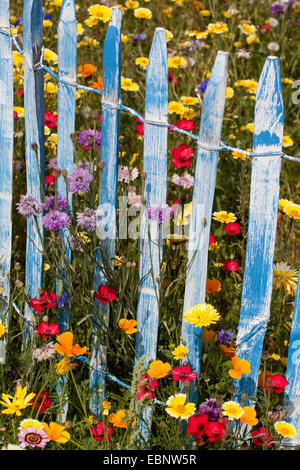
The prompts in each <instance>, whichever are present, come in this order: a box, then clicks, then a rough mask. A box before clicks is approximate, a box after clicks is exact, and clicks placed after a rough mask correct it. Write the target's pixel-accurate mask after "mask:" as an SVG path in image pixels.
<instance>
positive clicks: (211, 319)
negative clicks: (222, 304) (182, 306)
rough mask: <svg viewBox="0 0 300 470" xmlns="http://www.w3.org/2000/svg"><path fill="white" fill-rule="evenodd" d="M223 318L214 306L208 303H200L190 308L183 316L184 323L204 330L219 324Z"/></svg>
mask: <svg viewBox="0 0 300 470" xmlns="http://www.w3.org/2000/svg"><path fill="white" fill-rule="evenodd" d="M220 318H221V316H220V314H219V313H218V312H217V310H216V309H215V307H213V305H210V304H207V303H205V302H204V303H200V304H197V305H194V307H191V308H189V309H188V310H186V311H185V312H184V314H183V319H184V321H186V322H188V323H190V324H192V325H195V327H196V328H197V327H199V328H202V327H203V326H209V325H212V324H213V323H217V321H219V320H220Z"/></svg>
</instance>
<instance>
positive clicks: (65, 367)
mask: <svg viewBox="0 0 300 470" xmlns="http://www.w3.org/2000/svg"><path fill="white" fill-rule="evenodd" d="M77 365H78V364H76V362H71V360H70V359H68V358H63V359H62V360H61V361H60V362H58V364H56V366H55V367H56V373H57V375H65V374H66V373H67V372H68V371H69V370H73V369H75V367H77Z"/></svg>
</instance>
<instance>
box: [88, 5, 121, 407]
mask: <svg viewBox="0 0 300 470" xmlns="http://www.w3.org/2000/svg"><path fill="white" fill-rule="evenodd" d="M121 25H122V11H121V10H120V8H117V7H116V8H113V9H112V15H111V19H110V24H109V27H108V30H107V34H106V38H105V42H104V48H103V95H102V127H101V151H100V160H101V161H103V162H104V163H105V167H104V169H103V170H102V179H101V188H100V192H99V207H101V206H102V207H104V206H105V210H106V216H105V222H104V223H103V226H102V231H103V233H102V238H103V247H104V250H105V253H106V256H107V258H108V259H109V260H110V263H111V267H112V269H113V268H114V260H113V258H114V256H115V245H116V240H115V238H116V235H115V234H116V204H117V181H118V160H119V115H120V110H119V108H118V106H119V103H120V95H121ZM98 234H99V232H98ZM106 237H107V238H106ZM97 261H98V263H99V264H101V262H102V261H101V253H100V250H98V252H97ZM102 284H107V279H106V277H105V275H104V274H103V272H102V271H101V270H100V269H99V268H96V269H95V275H94V289H95V290H97V288H98V286H100V285H102ZM95 303H96V308H97V313H96V314H95V323H96V324H100V325H102V326H103V327H104V328H105V327H108V322H109V304H106V305H102V304H101V303H100V302H99V301H98V300H95ZM105 344H106V341H105V334H104V333H103V332H101V330H100V329H99V328H98V329H97V327H96V328H94V330H93V333H92V337H91V361H90V364H91V370H90V383H91V388H92V397H91V400H90V409H91V412H92V413H93V414H94V415H96V416H98V415H99V414H100V411H101V410H100V394H99V392H98V390H99V389H100V388H102V389H103V390H104V386H105V378H104V376H103V375H102V374H100V373H99V372H98V371H97V369H99V368H100V369H105V368H106V346H105Z"/></svg>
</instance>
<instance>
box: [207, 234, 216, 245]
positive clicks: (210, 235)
mask: <svg viewBox="0 0 300 470" xmlns="http://www.w3.org/2000/svg"><path fill="white" fill-rule="evenodd" d="M215 241H216V239H215V237H213V236H212V234H211V233H210V234H209V244H210V245H211V244H212V243H215Z"/></svg>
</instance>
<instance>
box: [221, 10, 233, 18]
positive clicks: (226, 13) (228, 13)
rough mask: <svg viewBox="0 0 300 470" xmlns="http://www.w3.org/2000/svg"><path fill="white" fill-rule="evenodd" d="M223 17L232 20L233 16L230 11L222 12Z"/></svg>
mask: <svg viewBox="0 0 300 470" xmlns="http://www.w3.org/2000/svg"><path fill="white" fill-rule="evenodd" d="M222 15H223V16H225V18H232V14H231V13H230V11H228V10H224V11H222Z"/></svg>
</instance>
